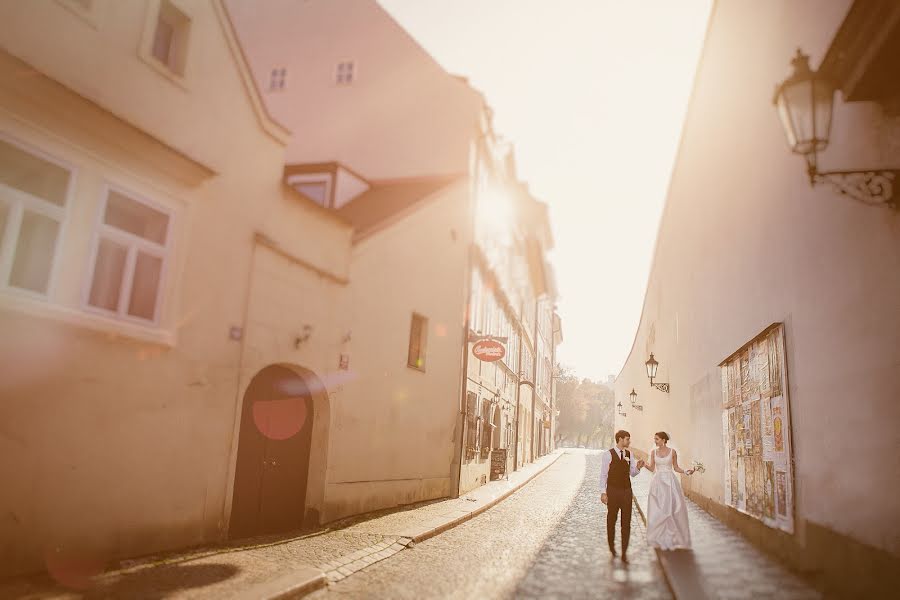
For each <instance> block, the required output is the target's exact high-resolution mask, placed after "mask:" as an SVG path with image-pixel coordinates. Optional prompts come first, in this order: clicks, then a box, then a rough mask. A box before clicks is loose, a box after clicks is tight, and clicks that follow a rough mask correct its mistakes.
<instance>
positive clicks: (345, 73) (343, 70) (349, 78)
mask: <svg viewBox="0 0 900 600" xmlns="http://www.w3.org/2000/svg"><path fill="white" fill-rule="evenodd" d="M355 78H356V63H354V62H353V61H352V60H344V61H341V62H339V63H338V64H337V70H336V71H335V83H337V84H338V85H351V84H352V83H353V80H354V79H355Z"/></svg>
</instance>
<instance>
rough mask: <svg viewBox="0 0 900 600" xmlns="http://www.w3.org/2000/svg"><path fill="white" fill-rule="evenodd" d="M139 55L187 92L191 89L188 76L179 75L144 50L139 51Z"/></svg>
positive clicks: (151, 66)
mask: <svg viewBox="0 0 900 600" xmlns="http://www.w3.org/2000/svg"><path fill="white" fill-rule="evenodd" d="M139 55H140V57H141V60H142V61H144V63H146V64H147V65H148V66H149V67H150V68H151V69H153V70H154V71H156V72H157V73H159V74H160V75H161V76H163V77H165V78H166V79H168V80H169V81H170V82H172V83H173V84H175V85H176V86H178V87H180V88H181V89H182V90H184V91H185V92H190V91H191V89H190V87H189V86H188V84H187V78H186V77H185V76H184V75H179V74H178V73H176V72H175V71H173V70H172V69H170V68H169V67H167V66H166V65H164V64H163V63H161V62H159V60H157V59H156V57H154V56H153V55H151V54H149V53H148V52H146V51H144V50H142V51H141V52H139Z"/></svg>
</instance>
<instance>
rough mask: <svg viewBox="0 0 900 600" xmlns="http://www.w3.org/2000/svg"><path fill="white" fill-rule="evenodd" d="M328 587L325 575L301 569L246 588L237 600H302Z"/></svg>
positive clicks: (238, 594)
mask: <svg viewBox="0 0 900 600" xmlns="http://www.w3.org/2000/svg"><path fill="white" fill-rule="evenodd" d="M326 585H328V580H327V578H326V577H325V573H323V572H322V570H321V569H316V568H314V567H299V568H298V569H296V570H295V571H294V572H293V573H290V574H288V575H284V576H282V577H278V578H277V579H270V580H269V581H265V582H262V583H258V584H256V585H251V586H249V587H246V588H244V589H243V590H241V591H240V592H239V593H237V594H235V595H234V596H232V598H234V599H235V600H256V599H260V598H265V599H266V600H281V599H282V598H300V597H302V596H305V595H307V594H309V593H311V592H314V591H316V590H318V589H321V588H323V587H325V586H326Z"/></svg>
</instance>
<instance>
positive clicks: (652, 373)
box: [635, 352, 669, 395]
mask: <svg viewBox="0 0 900 600" xmlns="http://www.w3.org/2000/svg"><path fill="white" fill-rule="evenodd" d="M644 364H645V365H646V366H647V377H649V378H650V385H651V386H653V387H655V388H656V389H658V390H659V391H661V392H665V393H667V394H668V393H669V384H668V383H654V382H653V380H654V379H655V378H656V369H657V368H658V367H659V362H657V360H656V359H655V358H653V353H652V352H651V353H650V360H648V361H647V362H646V363H644ZM635 395H636V394H635Z"/></svg>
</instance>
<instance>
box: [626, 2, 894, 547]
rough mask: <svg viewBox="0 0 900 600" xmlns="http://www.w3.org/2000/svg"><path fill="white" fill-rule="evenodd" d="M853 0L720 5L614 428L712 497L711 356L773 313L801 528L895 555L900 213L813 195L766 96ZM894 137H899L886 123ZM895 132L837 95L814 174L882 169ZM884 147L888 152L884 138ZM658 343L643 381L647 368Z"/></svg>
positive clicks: (719, 475) (715, 494)
mask: <svg viewBox="0 0 900 600" xmlns="http://www.w3.org/2000/svg"><path fill="white" fill-rule="evenodd" d="M848 6H849V2H834V3H820V2H813V1H811V0H805V1H798V2H791V3H783V2H776V1H774V0H773V1H767V2H754V3H752V4H749V3H743V2H737V1H722V2H717V3H716V7H715V10H714V12H713V16H712V23H711V27H710V30H709V34H708V39H707V42H706V47H705V49H704V53H703V57H702V60H701V63H700V67H699V72H698V76H697V82H696V87H695V90H694V95H693V98H692V100H691V105H690V109H689V114H688V118H687V121H686V125H685V129H684V133H683V139H682V144H681V148H680V151H679V155H678V159H677V162H676V166H675V170H674V174H673V176H672V180H671V185H670V189H669V194H668V197H667V200H666V206H665V211H664V214H663V217H662V222H661V226H660V231H659V237H658V241H657V248H656V253H655V258H654V263H653V267H652V271H651V274H650V279H649V283H648V286H647V293H646V299H645V304H644V310H643V315H642V318H641V322H640V326H639V328H638V331H637V335H636V339H635V343H634V348H633V350H632V352H631V355H630V357H629V359H628V361H627V364H626V365H625V367H624V369H623V370H622V372H621V373H620V375H619V377H618V378H617V380H616V395H617V401H621V402H622V404H623V405H624V406H626V407H627V406H628V404H630V403H629V401H628V397H627V395H628V394H629V393H630V392H631V389H632V387H634V388H635V389H636V391H637V392H638V403H639V404H642V405H643V406H644V411H643V412H642V413H641V412H636V411H634V410H633V409H630V408H627V411H628V417H627V419H622V418H621V417H618V422H617V424H618V425H619V426H624V427H625V428H627V429H629V430H631V432H632V436H633V438H632V439H633V443H634V444H635V445H636V446H638V447H640V448H643V449H647V447H648V446H649V442H650V440H651V439H652V435H653V432H655V431H657V430H660V429H663V430H666V431H668V432H669V433H670V434H671V435H672V438H673V442H675V443H676V445H678V447H679V448H680V449H681V450H682V462H688V461H689V460H691V459H694V460H702V461H703V462H704V463H705V465H706V466H707V472H706V473H705V474H704V475H697V476H695V477H694V478H692V479H691V480H690V482H689V486H690V488H693V490H694V491H696V492H698V493H700V494H702V495H704V496H706V497H709V498H711V499H713V500H715V501H718V502H722V501H723V500H722V489H723V472H724V462H723V460H724V450H723V442H722V421H721V398H722V396H721V379H720V374H719V371H718V367H717V365H718V364H719V363H720V362H721V361H723V360H724V359H725V358H727V357H728V356H729V355H730V354H731V353H732V352H734V351H736V350H737V349H738V348H740V347H741V346H742V345H743V344H745V343H746V342H748V341H750V340H751V339H752V338H754V337H755V336H756V335H757V334H758V333H760V332H761V331H762V330H763V329H765V328H766V327H767V326H768V325H770V324H771V323H773V322H784V323H785V336H786V346H787V357H786V360H787V378H788V382H789V391H790V402H791V414H792V419H793V424H792V425H793V431H792V439H793V444H794V459H795V467H794V477H795V482H796V483H795V501H796V518H797V522H798V523H797V524H798V530H797V534H796V539H797V540H798V541H799V542H800V543H801V545H802V544H803V543H805V542H804V540H805V539H806V538H805V531H804V526H803V524H804V521H809V522H811V523H815V524H817V525H821V526H823V527H826V528H828V529H831V530H833V531H836V532H837V533H840V534H843V535H846V536H848V537H850V538H853V539H855V540H858V541H861V542H864V543H867V544H869V545H871V546H874V547H876V548H881V549H883V550H888V551H890V552H893V553H895V554H896V553H897V552H900V545H898V544H900V504H898V503H897V502H896V501H895V498H894V496H895V493H894V492H895V491H896V489H895V485H894V484H893V482H892V481H891V477H892V475H891V474H892V473H897V472H898V470H900V455H898V454H897V452H896V445H897V441H898V439H897V433H896V423H897V422H898V419H900V404H898V403H897V401H896V399H897V394H896V386H895V384H894V379H895V378H896V370H897V367H898V365H900V346H898V344H897V340H898V339H900V311H898V310H897V298H898V296H900V277H897V274H898V273H900V216H898V213H897V212H891V211H889V210H887V209H883V208H882V209H875V208H869V207H865V206H862V205H860V204H857V203H855V202H853V201H851V200H848V199H846V198H843V197H841V196H839V195H837V194H836V193H835V192H833V191H832V190H831V189H829V188H827V187H816V188H814V189H813V188H811V187H810V186H809V184H808V181H807V179H806V175H805V171H804V169H805V165H804V163H803V160H802V159H801V158H799V157H796V156H792V155H790V153H789V151H788V148H787V145H786V143H785V140H784V134H783V131H782V129H781V126H780V123H779V121H778V117H777V115H776V113H775V110H774V108H773V106H772V103H771V98H772V91H773V87H774V85H775V84H776V83H777V82H779V81H781V80H783V79H784V78H785V77H786V76H787V74H788V72H789V60H790V58H791V56H792V54H793V52H794V50H795V48H796V47H797V46H798V45H799V46H801V47H802V48H803V49H804V50H805V51H807V52H808V53H810V54H811V56H812V60H811V63H812V64H813V66H814V67H815V66H817V65H818V63H819V62H820V61H821V58H822V56H823V54H824V51H825V50H826V48H827V46H828V44H829V43H830V40H831V37H832V36H833V34H834V32H835V30H836V29H837V27H838V26H839V24H840V22H841V20H842V18H843V16H844V14H845V12H846V10H847V8H848ZM891 131H893V132H894V134H890V133H889V132H891ZM896 131H897V129H896V124H895V123H894V122H891V121H889V120H886V119H884V118H883V116H882V115H881V112H880V109H879V107H878V106H877V105H875V104H871V103H856V104H846V103H843V102H842V101H840V99H838V100H836V104H835V114H834V130H833V135H832V146H831V147H830V148H829V149H828V151H827V152H826V153H825V154H824V155H823V156H822V157H821V158H822V163H824V164H823V165H822V167H823V168H854V167H864V166H869V165H883V164H885V163H887V162H892V163H893V166H895V167H896V164H897V158H898V157H897V156H896V153H895V152H894V153H893V154H891V153H890V152H889V147H890V146H889V140H890V139H896V138H895V137H892V135H894V136H895V135H896ZM893 147H894V148H896V146H893ZM651 351H652V352H654V353H655V355H656V358H657V360H659V362H660V367H659V377H658V381H667V382H670V383H671V385H672V392H671V394H669V395H666V394H664V393H662V392H660V391H657V390H653V389H651V388H650V386H649V382H648V380H647V376H646V372H645V368H644V361H646V360H647V358H648V356H649V354H650V352H651Z"/></svg>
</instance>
